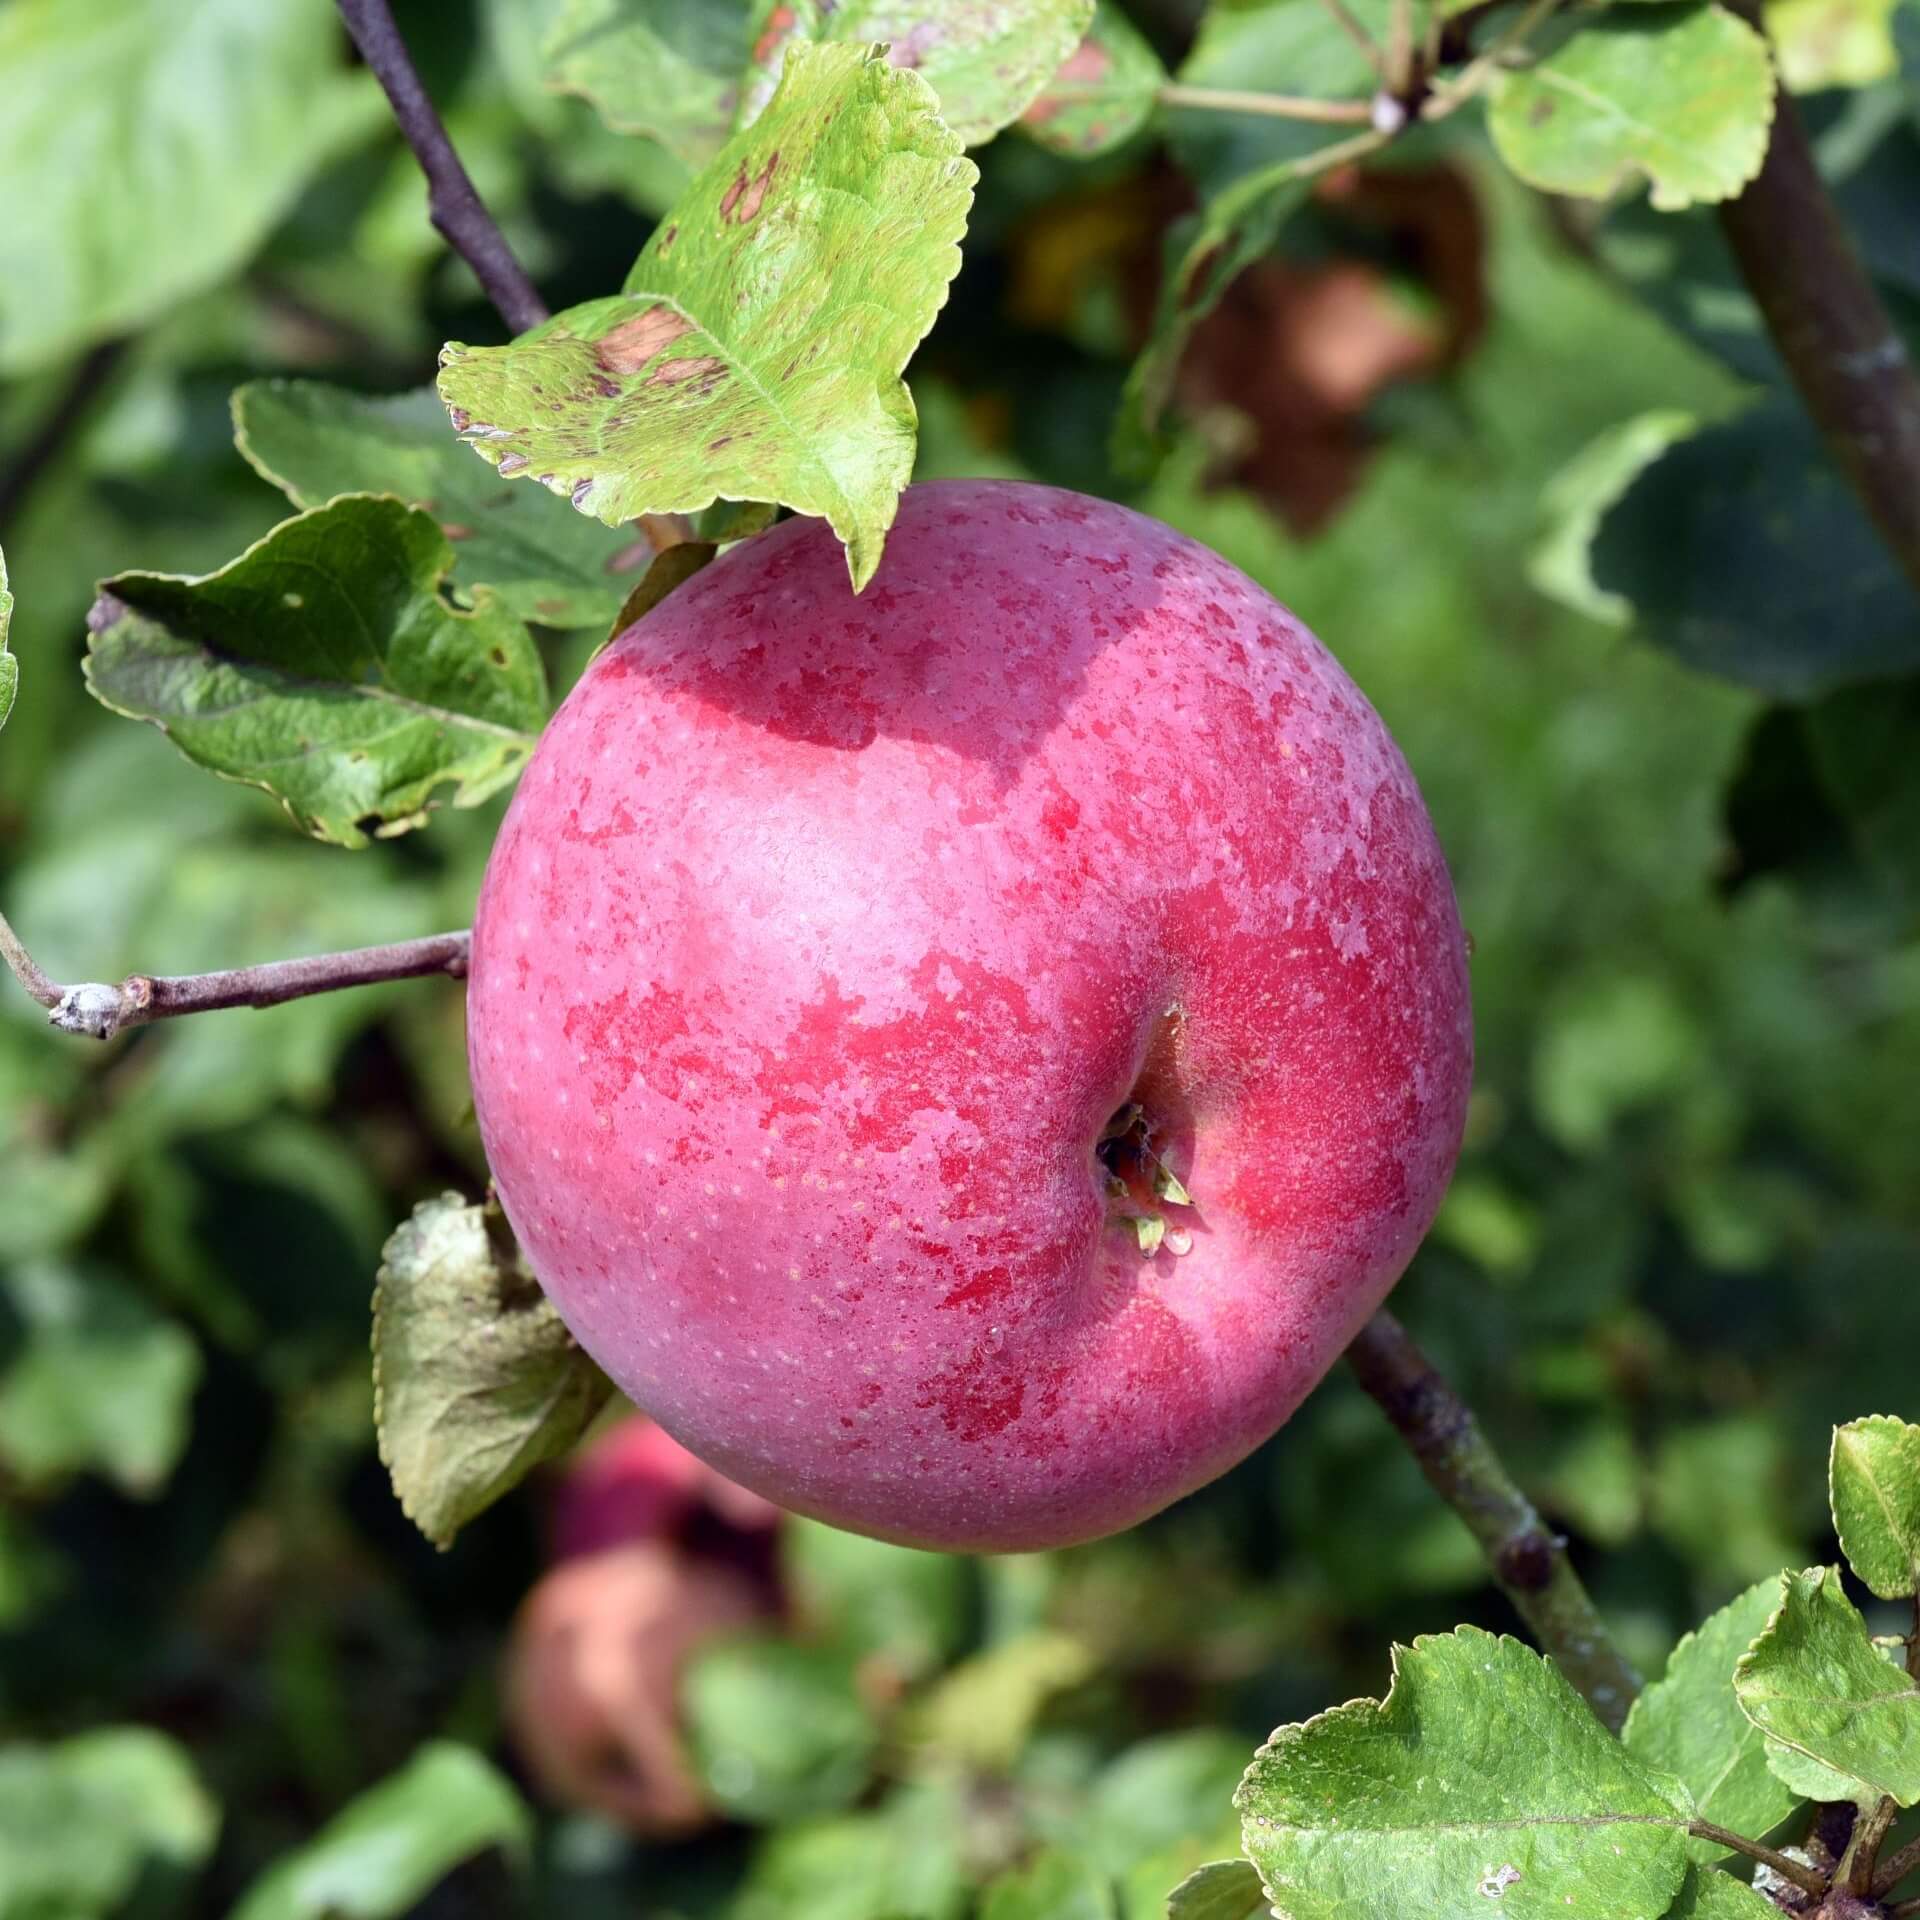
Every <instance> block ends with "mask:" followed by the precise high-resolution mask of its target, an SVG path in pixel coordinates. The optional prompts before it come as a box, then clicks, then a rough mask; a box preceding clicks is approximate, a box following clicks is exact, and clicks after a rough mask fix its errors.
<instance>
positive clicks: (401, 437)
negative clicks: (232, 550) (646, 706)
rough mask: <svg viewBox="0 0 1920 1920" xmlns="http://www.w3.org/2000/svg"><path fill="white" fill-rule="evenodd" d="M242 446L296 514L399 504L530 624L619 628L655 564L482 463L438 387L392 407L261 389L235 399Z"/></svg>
mask: <svg viewBox="0 0 1920 1920" xmlns="http://www.w3.org/2000/svg"><path fill="white" fill-rule="evenodd" d="M233 426H234V444H235V445H236V446H237V447H238V448H239V449H240V451H241V453H242V454H243V455H244V456H245V457H246V459H247V461H248V463H249V464H250V465H251V466H252V467H253V469H254V471H255V472H256V473H258V474H259V475H260V476H261V478H262V479H264V480H269V481H271V482H272V483H273V484H274V485H275V486H276V487H278V488H279V489H280V490H281V492H283V493H284V494H285V495H286V496H287V498H288V499H289V500H291V501H292V502H293V504H294V505H295V506H296V507H320V506H324V505H326V503H327V502H328V501H329V500H332V499H335V498H337V497H338V496H339V495H340V494H343V493H395V494H398V495H399V496H400V498H401V499H403V500H405V501H406V502H407V503H408V504H409V505H410V506H415V507H419V508H421V509H422V510H423V511H425V512H427V513H430V514H432V516H433V517H434V519H435V520H436V521H438V522H439V525H440V531H441V532H442V533H444V534H445V535H446V536H447V538H448V539H449V540H451V541H452V542H453V552H454V561H453V579H454V581H455V583H456V584H457V585H458V586H460V587H461V588H463V589H465V590H467V591H471V590H472V589H473V588H474V587H477V586H490V587H493V588H495V589H496V590H497V591H498V593H499V595H500V598H501V600H502V601H503V602H504V603H505V605H507V606H508V607H510V608H511V609H512V610H513V612H515V613H516V614H518V615H519V616H520V618H521V619H523V620H537V621H539V622H540V623H541V624H542V625H544V626H549V627H594V626H599V625H601V624H602V623H603V622H605V621H608V620H610V619H612V617H613V615H614V612H615V611H616V609H617V608H618V607H619V605H620V601H621V597H622V596H623V595H624V594H625V593H626V592H627V591H628V589H629V588H630V587H631V586H632V585H633V583H634V580H635V579H636V578H637V576H638V575H639V574H640V572H641V571H642V569H644V567H645V566H646V564H647V560H648V557H649V553H650V549H649V548H648V546H647V544H646V542H645V541H643V540H639V539H637V538H635V536H634V531H633V529H631V528H620V527H604V526H602V525H600V524H599V523H598V522H597V521H594V520H589V519H588V518H587V517H586V516H585V515H584V514H578V513H571V512H569V511H568V509H567V506H566V503H565V502H564V501H561V500H556V499H554V498H553V497H552V496H551V495H550V494H547V493H543V492H541V491H540V490H539V489H538V488H535V487H516V486H511V485H509V484H507V483H506V482H504V481H502V480H501V479H499V478H498V476H497V475H494V474H491V473H489V472H488V471H487V470H486V468H485V467H483V466H481V465H480V463H479V462H478V461H476V460H474V459H472V458H471V457H470V456H469V455H468V453H467V452H466V450H465V448H463V447H462V446H461V445H460V443H459V441H458V440H457V439H455V437H454V436H453V434H452V433H451V432H450V431H449V430H448V427H447V413H446V409H445V408H444V407H443V406H441V404H440V401H439V396H438V395H437V394H435V392H434V390H433V389H432V388H431V387H421V388H418V389H417V390H416V391H414V392H412V393H402V394H396V395H394V396H393V397H391V398H389V399H374V398H372V397H370V396H368V395H365V394H358V393H350V392H348V391H347V389H346V388H345V387H330V386H327V385H326V384H324V383H323V382H321V381H318V380H253V381H249V382H248V383H247V385H245V386H244V387H238V388H236V389H235V390H234V395H233Z"/></svg>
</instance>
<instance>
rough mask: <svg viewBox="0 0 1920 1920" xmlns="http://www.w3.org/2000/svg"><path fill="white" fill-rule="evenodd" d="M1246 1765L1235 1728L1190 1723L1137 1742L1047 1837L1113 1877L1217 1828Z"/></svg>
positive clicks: (1228, 1811)
mask: <svg viewBox="0 0 1920 1920" xmlns="http://www.w3.org/2000/svg"><path fill="white" fill-rule="evenodd" d="M1246 1767H1247V1750H1246V1743H1245V1742H1244V1741H1243V1740H1242V1739H1241V1738H1240V1737H1239V1735H1237V1734H1229V1733H1222V1732H1216V1731H1214V1730H1213V1729H1211V1728H1202V1727H1195V1728H1191V1729H1189V1730H1188V1731H1187V1732H1184V1733H1169V1734H1162V1735H1160V1736H1159V1737H1158V1738H1156V1739H1151V1740H1142V1741H1140V1742H1139V1743H1138V1744H1136V1745H1134V1746H1132V1747H1129V1748H1128V1749H1127V1751H1126V1752H1124V1753H1123V1754H1121V1755H1120V1757H1119V1758H1118V1759H1117V1760H1115V1761H1114V1762H1113V1764H1112V1765H1111V1766H1109V1767H1108V1768H1107V1769H1106V1770H1105V1771H1104V1772H1103V1773H1102V1774H1101V1775H1100V1777H1099V1778H1098V1779H1097V1780H1096V1781H1095V1782H1094V1784H1093V1791H1092V1792H1091V1793H1090V1794H1089V1795H1088V1796H1087V1801H1086V1804H1085V1806H1084V1807H1082V1808H1081V1809H1080V1810H1079V1812H1078V1813H1077V1815H1076V1817H1075V1819H1074V1821H1073V1824H1072V1828H1071V1830H1070V1831H1063V1832H1060V1833H1057V1834H1055V1835H1054V1838H1055V1840H1056V1842H1057V1843H1058V1844H1060V1845H1062V1846H1066V1847H1070V1848H1071V1849H1072V1850H1073V1851H1074V1852H1075V1853H1077V1854H1080V1855H1082V1856H1083V1857H1084V1858H1085V1859H1086V1860H1087V1861H1088V1862H1089V1863H1090V1864H1091V1865H1092V1866H1095V1867H1097V1868H1098V1869H1099V1870H1100V1871H1101V1872H1102V1873H1104V1874H1111V1875H1113V1876H1115V1877H1116V1878H1117V1877H1119V1876H1120V1875H1122V1874H1125V1873H1128V1872H1130V1871H1131V1870H1132V1869H1133V1868H1134V1867H1135V1866H1137V1865H1138V1864H1139V1863H1140V1862H1141V1861H1142V1860H1144V1859H1145V1858H1146V1857H1147V1856H1148V1855H1150V1854H1153V1853H1156V1852H1159V1851H1162V1850H1164V1849H1166V1848H1168V1847H1170V1846H1174V1845H1177V1844H1178V1843H1180V1842H1181V1841H1186V1840H1196V1839H1203V1838H1210V1837H1211V1836H1213V1835H1215V1834H1217V1833H1218V1832H1219V1831H1220V1829H1221V1827H1222V1825H1223V1824H1224V1822H1226V1821H1227V1820H1228V1819H1229V1818H1230V1817H1231V1814H1232V1810H1233V1796H1234V1790H1235V1788H1237V1787H1238V1786H1239V1784H1240V1777H1241V1775H1242V1774H1244V1773H1245V1772H1246Z"/></svg>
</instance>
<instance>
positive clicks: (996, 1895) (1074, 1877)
mask: <svg viewBox="0 0 1920 1920" xmlns="http://www.w3.org/2000/svg"><path fill="white" fill-rule="evenodd" d="M980 1920H1114V1904H1113V1888H1112V1887H1111V1886H1110V1885H1109V1884H1108V1882H1107V1880H1106V1879H1105V1878H1104V1876H1102V1875H1100V1874H1098V1873H1095V1872H1094V1870H1093V1869H1092V1868H1091V1867H1090V1866H1088V1865H1087V1863H1086V1862H1085V1861H1084V1860H1080V1859H1076V1858H1075V1857H1074V1856H1073V1855H1072V1854H1070V1853H1061V1852H1058V1851H1056V1850H1053V1849H1049V1850H1048V1851H1046V1852H1044V1853H1041V1854H1038V1855H1036V1856H1035V1857H1034V1858H1033V1859H1032V1860H1031V1861H1029V1862H1028V1863H1027V1865H1025V1866H1024V1867H1016V1868H1015V1869H1014V1870H1013V1871H1012V1872H1011V1873H1003V1874H1001V1875H1000V1877H999V1878H998V1879H997V1880H994V1881H992V1882H991V1883H990V1884H989V1885H988V1887H987V1888H986V1890H985V1892H984V1893H983V1894H982V1896H981V1900H980Z"/></svg>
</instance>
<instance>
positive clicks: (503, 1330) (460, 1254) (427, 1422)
mask: <svg viewBox="0 0 1920 1920" xmlns="http://www.w3.org/2000/svg"><path fill="white" fill-rule="evenodd" d="M373 1389H374V1402H373V1406H374V1422H375V1425H376V1426H377V1427H378V1429H379V1433H380V1458H381V1459H382V1461H384V1462H385V1464H386V1468H387V1471H388V1472H389V1473H390V1474H391V1475H392V1476H393V1490H394V1492H395V1493H396V1494H397V1495H398V1496H399V1500H400V1505H401V1507H402V1508H403V1509H404V1511H405V1512H406V1515H407V1517H408V1518H409V1519H410V1520H411V1521H412V1522H413V1523H414V1525H415V1526H417V1527H418V1528H419V1529H420V1531H421V1532H422V1533H424V1534H425V1535H426V1536H427V1538H428V1539H429V1540H431V1541H432V1542H433V1543H434V1545H435V1546H438V1547H446V1546H450V1545H451V1544H452V1542H453V1537H454V1535H455V1534H456V1533H458V1532H459V1531H460V1529H461V1528H462V1527H463V1526H465V1525H466V1523H467V1522H468V1521H469V1520H471V1519H473V1517H474V1516H475V1515H476V1514H479V1513H483V1512H485V1510H486V1509H487V1508H488V1507H490V1506H492V1504H493V1503H494V1502H495V1501H496V1500H498V1499H499V1498H500V1496H501V1495H502V1494H504V1493H506V1492H508V1491H509V1490H510V1489H511V1488H513V1487H515V1486H518V1485H519V1483H520V1482H521V1481H522V1480H524V1479H525V1478H526V1477H527V1475H528V1474H529V1473H531V1472H532V1471H533V1469H534V1468H535V1467H537V1466H538V1465H539V1464H540V1463H541V1462H542V1461H543V1460H551V1459H552V1458H553V1457H554V1456H555V1455H556V1454H559V1453H564V1452H565V1451H566V1450H567V1449H568V1448H569V1447H571V1446H572V1445H573V1443H574V1442H575V1441H576V1440H578V1439H579V1437H580V1436H581V1434H583V1433H584V1432H585V1431H586V1430H587V1428H588V1427H589V1426H590V1425H591V1424H592V1422H593V1419H594V1417H595V1415H596V1414H598V1413H599V1411H600V1409H601V1408H602V1407H603V1406H604V1405H605V1404H606V1401H607V1396H608V1395H609V1394H610V1393H611V1392H612V1391H613V1388H612V1385H611V1383H610V1382H609V1381H608V1379H607V1377H606V1375H605V1374H603V1373H602V1372H601V1371H600V1369H599V1368H598V1367H596V1366H595V1365H594V1364H593V1362H592V1361H591V1360H589V1359H588V1358H587V1356H586V1354H585V1353H584V1352H582V1350H581V1348H580V1345H579V1343H578V1342H577V1341H576V1340H575V1339H574V1337H573V1335H572V1334H570V1333H569V1332H568V1331H567V1329H566V1327H565V1325H564V1324H563V1322H562V1321H561V1319H560V1316H559V1314H558V1313H556V1312H555V1311H554V1309H553V1306H552V1304H551V1303H550V1302H549V1301H548V1299H547V1296H546V1295H545V1294H544V1293H542V1292H541V1291H540V1283H539V1282H538V1281H537V1280H536V1279H535V1278H534V1276H533V1273H532V1271H531V1269H529V1268H528V1267H527V1265H526V1263H525V1262H524V1260H522V1258H521V1257H520V1250H519V1249H518V1247H516V1246H514V1245H513V1244H512V1241H511V1236H510V1235H507V1234H506V1232H505V1229H504V1223H501V1222H499V1221H498V1220H497V1218H490V1217H489V1215H488V1212H487V1210H486V1208H484V1207H479V1206H471V1205H469V1204H468V1203H467V1202H466V1201H464V1200H462V1199H461V1197H460V1196H459V1195H458V1194H457V1193H447V1194H442V1195H441V1196H440V1198H439V1199H438V1200H423V1201H422V1202H421V1203H420V1205H419V1206H417V1207H415V1208H414V1210H413V1217H412V1218H411V1219H410V1220H406V1221H403V1222H402V1223H401V1225H399V1226H398V1227H396V1228H395V1229H394V1231H393V1235H392V1237H391V1238H390V1239H389V1240H388V1242H387V1245H386V1252H385V1256H384V1258H383V1259H382V1260H381V1263H380V1279H379V1285H378V1287H377V1288H376V1290H375V1292H374V1296H373Z"/></svg>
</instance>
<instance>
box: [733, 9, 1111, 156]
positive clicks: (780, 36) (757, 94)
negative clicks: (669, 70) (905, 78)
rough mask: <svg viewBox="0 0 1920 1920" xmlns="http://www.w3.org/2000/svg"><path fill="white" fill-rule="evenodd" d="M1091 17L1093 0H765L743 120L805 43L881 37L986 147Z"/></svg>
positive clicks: (944, 110)
mask: <svg viewBox="0 0 1920 1920" xmlns="http://www.w3.org/2000/svg"><path fill="white" fill-rule="evenodd" d="M1092 21H1093V0H837V4H833V3H831V0H759V4H758V5H757V6H756V7H755V9H754V18H753V30H752V33H751V36H750V37H751V40H752V56H751V61H750V64H749V65H748V67H747V71H746V74H745V77H744V78H743V80H742V82H741V87H740V104H739V107H738V109H737V117H736V119H735V122H734V124H735V125H736V126H737V127H744V126H749V125H751V124H752V123H753V121H754V120H756V119H757V118H758V117H759V116H760V114H761V113H762V112H763V111H765V109H766V106H767V103H768V101H769V100H770V99H771V98H772V97H773V90H774V85H775V83H776V82H777V81H778V79H779V77H780V71H781V67H782V64H783V63H784V61H785V59H786V56H787V54H788V52H789V51H790V50H791V48H792V47H793V46H795V45H796V44H799V43H801V42H814V43H826V42H838V43H840V44H841V45H847V46H859V45H875V44H879V45H884V46H885V47H886V48H887V57H888V59H889V60H890V61H891V62H892V63H893V65H895V66H896V67H909V68H911V69H912V70H913V71H914V72H915V73H917V74H918V75H919V76H920V77H921V79H923V80H924V81H926V83H927V84H928V86H930V87H931V88H932V89H933V91H934V93H935V95H936V96H937V97H938V99H939V102H940V117H941V119H942V120H944V121H945V122H946V123H947V125H948V126H949V127H951V128H952V129H953V131H954V132H955V133H957V134H958V135H959V136H960V138H961V140H962V141H963V142H964V143H965V144H966V145H967V146H970V147H977V146H979V145H980V144H981V142H982V141H985V140H991V139H992V138H993V136H994V135H995V134H996V133H998V132H999V131H1000V129H1001V128H1002V127H1004V126H1007V125H1008V124H1009V123H1011V122H1012V121H1014V120H1017V119H1018V118H1019V117H1020V115H1021V113H1022V112H1023V111H1024V110H1025V109H1026V107H1027V106H1028V104H1029V103H1030V102H1031V101H1032V100H1033V98H1034V96H1035V95H1036V94H1037V93H1039V91H1040V89H1041V88H1042V87H1043V86H1045V84H1046V83H1047V81H1048V79H1049V78H1050V77H1051V76H1052V75H1053V73H1054V72H1055V71H1056V70H1057V69H1058V68H1059V66H1060V65H1061V63H1062V62H1063V61H1064V60H1066V58H1067V57H1068V55H1070V54H1071V53H1072V52H1073V50H1074V48H1075V47H1076V46H1078V45H1079V43H1080V37H1081V35H1082V34H1084V33H1085V32H1086V31H1087V28H1088V27H1089V26H1090V25H1091V24H1092Z"/></svg>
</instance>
